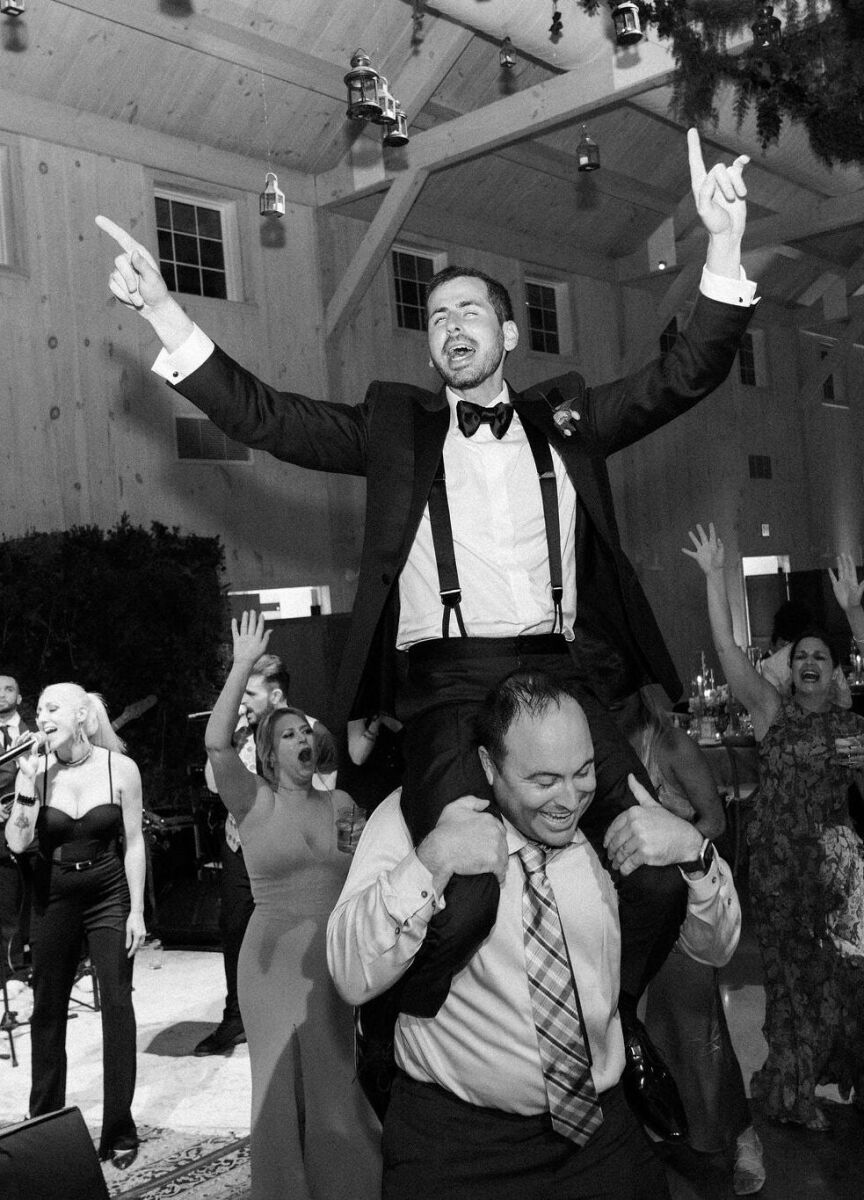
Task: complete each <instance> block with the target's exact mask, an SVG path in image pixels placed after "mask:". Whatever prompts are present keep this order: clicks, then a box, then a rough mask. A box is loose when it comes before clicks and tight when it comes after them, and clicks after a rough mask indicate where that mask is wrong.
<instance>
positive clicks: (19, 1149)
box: [0, 1108, 108, 1200]
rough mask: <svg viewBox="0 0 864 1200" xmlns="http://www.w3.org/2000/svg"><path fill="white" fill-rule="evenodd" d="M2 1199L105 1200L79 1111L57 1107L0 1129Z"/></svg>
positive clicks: (95, 1157)
mask: <svg viewBox="0 0 864 1200" xmlns="http://www.w3.org/2000/svg"><path fill="white" fill-rule="evenodd" d="M0 1196H2V1197H3V1200H108V1188H107V1187H106V1186H105V1177H104V1176H103V1174H102V1168H101V1166H100V1165H99V1156H98V1155H97V1153H96V1148H95V1147H94V1145H93V1141H92V1139H91V1137H90V1134H89V1133H88V1132H87V1126H86V1125H85V1124H84V1118H83V1117H82V1116H81V1110H80V1109H78V1108H61V1109H59V1110H58V1111H57V1112H53V1113H46V1114H45V1116H43V1117H34V1118H33V1120H32V1121H23V1122H22V1123H21V1124H20V1125H11V1126H9V1127H8V1128H7V1129H0Z"/></svg>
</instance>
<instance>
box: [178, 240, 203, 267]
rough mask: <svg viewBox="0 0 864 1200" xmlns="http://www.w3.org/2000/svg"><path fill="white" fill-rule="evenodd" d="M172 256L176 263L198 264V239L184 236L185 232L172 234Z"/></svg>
mask: <svg viewBox="0 0 864 1200" xmlns="http://www.w3.org/2000/svg"><path fill="white" fill-rule="evenodd" d="M174 257H175V258H176V259H177V262H178V263H194V264H195V265H196V266H197V265H198V239H197V238H194V237H186V235H185V234H182V233H175V234H174Z"/></svg>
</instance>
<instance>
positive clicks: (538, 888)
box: [519, 842, 603, 1146]
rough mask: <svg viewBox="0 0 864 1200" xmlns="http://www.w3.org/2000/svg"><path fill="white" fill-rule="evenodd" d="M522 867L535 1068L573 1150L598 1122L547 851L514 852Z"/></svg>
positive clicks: (533, 847) (598, 1111) (554, 1122)
mask: <svg viewBox="0 0 864 1200" xmlns="http://www.w3.org/2000/svg"><path fill="white" fill-rule="evenodd" d="M519 857H520V859H521V860H522V866H523V867H524V868H525V889H524V891H523V894H522V925H523V930H524V934H525V965H526V968H527V970H528V990H529V992H530V993H531V1006H532V1008H533V1010H534V1024H535V1026H536V1029H537V1045H538V1048H539V1050H540V1065H541V1067H542V1069H543V1078H544V1079H545V1081H546V1095H547V1096H548V1099H549V1112H550V1114H551V1117H552V1127H553V1129H555V1130H556V1132H557V1133H560V1134H561V1135H562V1136H563V1137H566V1138H569V1139H570V1141H572V1142H575V1143H576V1144H577V1145H578V1146H581V1145H584V1143H585V1142H587V1141H588V1139H589V1138H590V1137H591V1135H592V1134H593V1133H594V1132H595V1130H597V1129H599V1127H600V1125H601V1124H602V1122H603V1111H602V1109H601V1108H600V1101H599V1100H598V1099H597V1092H596V1091H595V1088H594V1080H593V1079H592V1078H591V1069H590V1068H591V1057H590V1053H589V1050H588V1046H587V1042H586V1038H585V1030H584V1028H583V1025H582V1013H581V1009H580V1006H579V997H578V995H577V992H576V984H575V982H574V980H573V973H572V971H571V970H570V960H569V957H568V954H567V947H566V946H565V944H564V933H563V931H562V929H561V918H560V917H559V915H558V906H557V905H556V903H555V897H554V896H553V894H552V889H551V887H550V886H549V880H548V879H547V878H546V857H547V852H546V850H544V849H543V847H541V846H536V845H534V844H532V843H530V842H528V843H526V844H525V845H524V846H522V848H521V849H520V850H519Z"/></svg>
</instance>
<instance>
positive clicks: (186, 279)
mask: <svg viewBox="0 0 864 1200" xmlns="http://www.w3.org/2000/svg"><path fill="white" fill-rule="evenodd" d="M177 291H178V292H191V294H192V295H193V296H200V295H201V272H200V271H199V270H198V268H197V267H181V266H180V265H179V264H178V266H177Z"/></svg>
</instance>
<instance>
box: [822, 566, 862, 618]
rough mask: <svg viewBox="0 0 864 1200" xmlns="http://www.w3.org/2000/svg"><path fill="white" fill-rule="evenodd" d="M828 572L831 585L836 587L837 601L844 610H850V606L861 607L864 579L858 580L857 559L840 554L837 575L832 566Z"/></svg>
mask: <svg viewBox="0 0 864 1200" xmlns="http://www.w3.org/2000/svg"><path fill="white" fill-rule="evenodd" d="M828 574H829V576H830V577H831V586H832V588H833V589H834V595H835V597H836V598H837V603H838V604H839V605H840V607H841V608H842V609H843V611H844V612H848V611H849V609H850V608H859V607H860V605H861V596H862V593H864V580H862V581H861V583H859V582H858V573H857V571H856V570H855V560H854V558H853V557H852V555H851V554H838V555H837V574H836V575H835V574H834V572H833V571H832V570H831V568H830V567H829V568H828Z"/></svg>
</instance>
